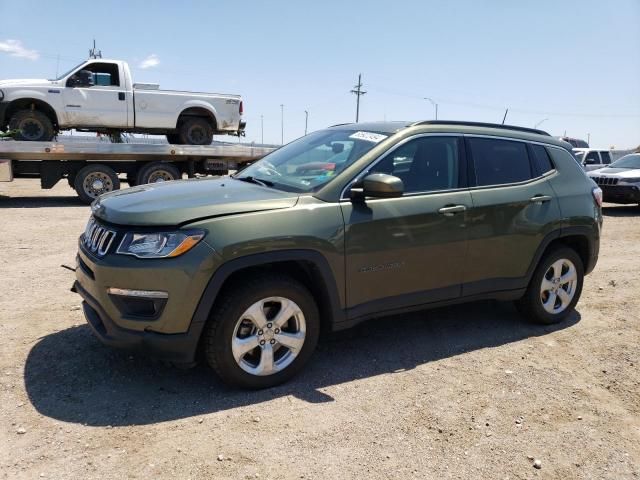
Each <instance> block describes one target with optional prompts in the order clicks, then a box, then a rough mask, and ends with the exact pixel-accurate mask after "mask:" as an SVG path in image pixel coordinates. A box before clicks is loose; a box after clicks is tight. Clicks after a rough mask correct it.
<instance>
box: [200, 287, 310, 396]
mask: <svg viewBox="0 0 640 480" xmlns="http://www.w3.org/2000/svg"><path fill="white" fill-rule="evenodd" d="M222 298H223V300H222V302H221V303H220V304H218V305H216V306H214V308H213V310H212V312H211V317H210V319H209V321H208V323H207V325H206V326H205V330H204V333H203V353H204V356H205V358H206V360H207V363H208V364H209V365H210V366H211V368H213V370H214V371H215V372H216V373H217V374H218V376H219V377H220V378H221V379H222V380H223V381H224V382H225V383H227V384H229V385H233V386H237V387H242V388H248V389H259V388H269V387H273V386H275V385H278V384H281V383H283V382H286V381H287V380H289V379H290V378H291V377H293V376H294V375H295V374H296V373H298V372H299V371H300V370H301V369H302V367H303V366H304V365H305V364H306V363H307V361H308V360H309V358H311V355H312V354H313V351H314V350H315V348H316V345H317V343H318V337H319V335H320V316H319V313H318V307H317V306H316V303H315V301H314V299H313V297H312V295H311V293H309V291H308V290H307V289H306V288H305V287H304V286H303V285H301V284H300V283H299V282H297V281H295V280H294V279H292V278H290V277H287V276H281V275H263V276H258V277H255V278H252V279H250V280H249V281H244V282H243V283H242V284H241V286H238V288H235V289H233V288H230V289H226V295H224V296H223V297H222ZM265 300H272V302H265ZM285 302H286V303H285ZM287 304H288V305H289V306H290V308H291V310H293V312H295V313H292V314H291V316H290V317H288V318H284V320H286V321H285V323H283V324H281V325H282V327H281V328H282V331H279V329H278V324H277V323H276V322H277V321H278V314H279V313H280V312H281V311H282V308H283V306H284V305H287ZM261 306H262V308H261ZM265 306H266V309H267V310H266V312H265V309H264V307H265ZM250 308H254V312H263V314H264V313H266V315H264V317H263V319H262V322H263V323H262V329H259V328H258V326H257V325H256V323H258V322H261V321H260V320H256V321H255V322H256V323H254V321H251V320H248V317H247V314H248V312H249V311H250ZM260 316H261V315H257V314H256V315H255V317H256V318H259V317H260ZM275 332H278V333H275ZM287 333H288V334H289V337H288V338H289V339H294V338H297V344H298V345H301V347H298V348H289V347H286V346H285V345H284V344H281V343H280V342H279V341H278V340H277V339H280V340H283V339H284V338H287V337H284V335H286V334H287ZM234 339H236V342H234ZM246 339H251V342H252V343H251V344H253V343H254V342H255V345H256V346H255V347H253V349H251V350H248V351H247V352H245V353H242V354H241V356H239V357H238V358H239V360H236V357H235V356H234V348H236V347H238V346H240V345H241V344H240V343H239V342H238V341H240V340H246ZM260 342H263V343H264V345H263V346H261V345H260ZM232 343H234V344H235V347H233V346H232ZM272 345H273V346H272ZM267 352H271V355H272V356H271V358H272V360H273V363H272V368H271V370H269V368H268V365H269V362H268V361H266V362H262V360H264V359H267V358H269V354H268V353H267ZM236 355H240V354H239V353H238V350H236ZM261 366H262V367H264V369H263V370H262V373H260V370H261ZM267 372H271V373H267Z"/></svg>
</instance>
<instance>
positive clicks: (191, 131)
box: [178, 117, 213, 145]
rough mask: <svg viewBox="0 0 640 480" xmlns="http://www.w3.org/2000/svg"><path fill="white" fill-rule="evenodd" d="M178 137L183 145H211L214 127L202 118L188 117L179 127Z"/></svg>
mask: <svg viewBox="0 0 640 480" xmlns="http://www.w3.org/2000/svg"><path fill="white" fill-rule="evenodd" d="M178 136H179V138H180V143H181V144H183V145H211V142H213V127H212V126H211V124H210V123H209V122H208V121H207V119H206V118H202V117H187V118H185V120H184V121H183V122H182V124H181V125H180V126H179V127H178Z"/></svg>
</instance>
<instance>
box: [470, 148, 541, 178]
mask: <svg viewBox="0 0 640 480" xmlns="http://www.w3.org/2000/svg"><path fill="white" fill-rule="evenodd" d="M469 146H470V149H471V157H472V158H473V165H474V168H475V173H476V185H478V186H484V185H504V184H508V183H517V182H524V181H526V180H530V179H531V178H533V176H534V175H533V172H532V169H531V162H530V161H529V155H528V153H527V145H526V143H524V142H516V141H510V140H500V139H492V138H469Z"/></svg>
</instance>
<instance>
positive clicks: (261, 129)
mask: <svg viewBox="0 0 640 480" xmlns="http://www.w3.org/2000/svg"><path fill="white" fill-rule="evenodd" d="M260 143H262V144H263V145H264V115H260Z"/></svg>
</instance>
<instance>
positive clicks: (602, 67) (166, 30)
mask: <svg viewBox="0 0 640 480" xmlns="http://www.w3.org/2000/svg"><path fill="white" fill-rule="evenodd" d="M0 19H1V20H2V21H1V23H0V78H43V77H52V76H53V75H54V74H55V73H56V64H57V60H56V58H57V55H59V56H60V65H59V70H60V72H62V71H63V70H65V69H66V68H70V67H72V66H73V65H74V64H75V63H77V62H79V61H81V60H83V59H85V58H86V57H87V50H88V48H89V46H90V44H91V41H92V39H93V38H96V40H97V42H98V47H99V48H100V49H101V50H102V51H103V54H104V55H105V56H106V57H110V58H119V59H124V60H127V61H129V62H130V63H131V65H132V67H133V73H134V75H135V79H136V80H137V81H142V82H144V81H147V82H158V83H160V84H161V88H172V89H185V90H199V91H212V92H224V93H240V94H242V95H243V96H244V99H245V115H246V120H247V121H248V127H247V138H248V139H249V140H256V141H259V140H260V116H261V115H264V130H265V133H264V136H265V142H273V143H276V142H278V143H279V141H280V104H284V128H285V141H288V140H291V139H293V138H296V137H298V136H300V135H302V134H303V132H304V110H309V130H314V129H319V128H323V127H325V126H328V125H332V124H335V123H343V122H349V121H353V120H354V117H355V96H354V95H352V94H350V93H349V90H350V89H351V88H352V87H353V85H354V84H355V83H356V79H357V74H358V73H362V74H363V83H364V89H365V90H366V91H367V92H368V93H367V94H366V95H364V96H363V97H362V104H361V117H360V118H361V120H383V119H388V120H392V119H395V120H413V119H415V120H418V119H430V118H432V117H433V114H434V108H433V107H432V106H431V104H430V103H429V102H428V101H426V100H424V99H423V98H424V97H431V98H432V99H433V100H435V101H436V102H437V103H438V104H439V118H441V119H464V120H476V121H490V122H500V121H501V120H502V115H503V113H504V109H505V108H506V107H509V108H510V110H509V114H508V117H507V123H511V124H515V125H523V126H529V127H531V126H533V125H534V124H536V123H537V122H540V121H541V120H543V119H547V120H545V121H544V122H543V123H542V124H541V125H540V128H544V129H546V130H548V131H549V132H550V133H552V134H554V135H562V134H563V133H564V132H565V131H566V132H567V134H568V135H571V136H576V137H580V138H585V139H586V137H587V134H588V133H590V134H591V143H592V145H594V146H606V147H608V146H611V145H615V146H616V147H618V148H624V147H635V146H637V145H638V144H640V0H609V1H599V0H563V1H556V0H537V1H533V0H522V1H512V0H493V1H489V0H484V1H483V0H452V1H437V2H436V1H426V0H423V1H421V0H412V1H404V2H403V1H399V0H398V1H395V2H389V1H384V2H382V1H377V0H369V1H348V0H342V1H334V0H323V1H300V0H298V1H292V0H290V1H269V2H267V1H257V0H245V1H241V2H238V1H233V2H221V1H218V2H212V1H182V2H177V1H146V2H143V1H136V0H130V1H121V2H119V1H111V2H107V1H105V2H87V1H86V0H85V1H67V0H65V1H64V2H58V3H55V4H52V3H51V2H50V1H47V2H45V1H35V0H34V1H30V0H21V1H15V0H0ZM9 40H13V41H14V42H9ZM11 53H13V54H14V55H11ZM15 55H18V56H15ZM150 55H155V56H156V57H155V58H156V60H157V61H158V62H159V63H158V64H157V65H156V66H151V67H149V68H146V69H143V68H140V65H141V63H142V62H143V61H144V60H145V59H147V58H148V57H149V56H150ZM151 63H154V62H151Z"/></svg>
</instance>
